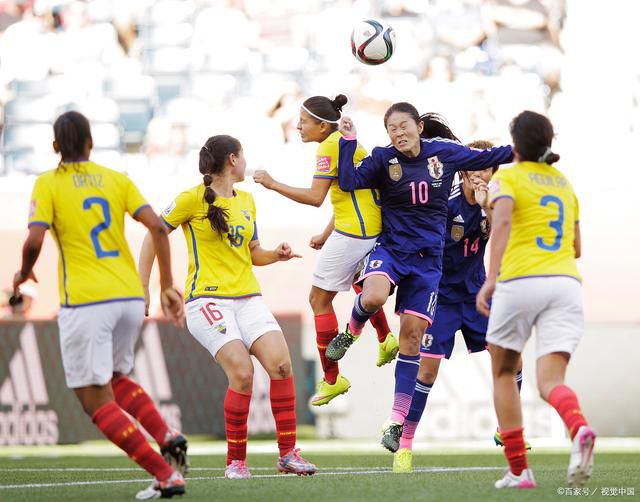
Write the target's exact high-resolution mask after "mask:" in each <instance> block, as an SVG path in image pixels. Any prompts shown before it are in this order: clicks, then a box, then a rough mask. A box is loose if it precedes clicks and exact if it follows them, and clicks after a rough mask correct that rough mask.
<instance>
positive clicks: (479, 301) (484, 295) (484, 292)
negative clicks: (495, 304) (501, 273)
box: [476, 279, 496, 317]
mask: <svg viewBox="0 0 640 502" xmlns="http://www.w3.org/2000/svg"><path fill="white" fill-rule="evenodd" d="M495 290H496V281H495V279H486V280H485V281H484V284H483V285H482V287H481V288H480V291H478V296H476V310H477V311H478V312H480V313H481V314H482V315H483V316H485V317H489V312H490V311H491V306H490V305H489V301H490V300H491V297H492V296H493V292H494V291H495Z"/></svg>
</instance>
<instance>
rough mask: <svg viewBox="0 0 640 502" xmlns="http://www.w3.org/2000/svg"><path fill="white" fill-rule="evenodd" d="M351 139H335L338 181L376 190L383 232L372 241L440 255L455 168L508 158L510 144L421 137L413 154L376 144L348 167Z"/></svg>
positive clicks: (353, 146) (353, 144)
mask: <svg viewBox="0 0 640 502" xmlns="http://www.w3.org/2000/svg"><path fill="white" fill-rule="evenodd" d="M357 145H358V143H357V141H355V140H347V139H345V138H341V139H340V155H339V167H338V181H339V184H340V188H341V189H342V190H344V191H347V192H351V191H353V190H357V189H361V188H377V189H379V190H380V197H381V202H382V226H383V231H382V234H381V236H380V237H379V239H378V242H379V243H380V244H382V245H383V246H384V247H386V248H387V249H390V250H393V251H396V252H402V253H422V254H428V255H432V256H442V251H443V245H444V239H443V235H444V232H445V229H446V223H447V201H448V199H449V194H450V192H451V185H452V184H453V180H454V176H455V173H456V172H457V171H479V170H482V169H486V168H488V167H492V166H497V165H499V164H504V163H507V162H511V161H512V159H513V154H512V152H511V147H510V146H497V147H493V148H489V149H486V150H478V149H475V148H470V147H467V146H464V145H462V144H460V143H458V142H457V141H452V140H447V139H442V138H433V139H423V140H421V143H420V153H419V155H418V156H417V157H414V158H411V157H407V156H405V155H404V154H402V153H401V152H400V151H398V150H397V149H396V148H395V147H394V146H387V147H377V148H374V149H373V152H372V153H371V155H370V156H368V157H365V158H364V160H363V161H362V162H361V163H360V164H359V165H358V166H357V169H354V166H353V155H354V153H355V149H356V148H357Z"/></svg>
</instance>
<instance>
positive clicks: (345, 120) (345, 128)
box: [338, 116, 358, 137]
mask: <svg viewBox="0 0 640 502" xmlns="http://www.w3.org/2000/svg"><path fill="white" fill-rule="evenodd" d="M338 131H340V133H341V134H342V135H343V136H347V137H355V136H356V135H357V134H358V131H356V126H355V124H354V123H353V120H351V117H347V116H342V118H340V125H339V126H338Z"/></svg>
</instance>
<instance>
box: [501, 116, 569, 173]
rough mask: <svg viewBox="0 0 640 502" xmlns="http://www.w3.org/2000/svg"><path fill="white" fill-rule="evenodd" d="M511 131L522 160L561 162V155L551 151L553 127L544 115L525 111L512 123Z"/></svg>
mask: <svg viewBox="0 0 640 502" xmlns="http://www.w3.org/2000/svg"><path fill="white" fill-rule="evenodd" d="M509 129H510V131H511V138H512V139H513V146H514V147H515V149H516V151H517V153H518V158H519V159H520V160H524V161H530V162H542V163H545V164H553V163H554V162H557V161H558V160H560V155H558V154H557V153H553V152H552V151H551V142H552V141H553V125H551V121H550V120H549V119H548V118H547V117H545V116H544V115H540V114H539V113H536V112H532V111H528V110H527V111H524V112H522V113H520V114H519V115H517V116H516V117H515V118H514V119H513V120H512V121H511V125H510V126H509Z"/></svg>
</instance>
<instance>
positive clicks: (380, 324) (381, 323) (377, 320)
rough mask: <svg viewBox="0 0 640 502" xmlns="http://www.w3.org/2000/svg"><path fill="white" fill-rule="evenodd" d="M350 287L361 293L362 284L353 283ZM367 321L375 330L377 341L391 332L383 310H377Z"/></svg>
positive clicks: (382, 339)
mask: <svg viewBox="0 0 640 502" xmlns="http://www.w3.org/2000/svg"><path fill="white" fill-rule="evenodd" d="M352 287H353V290H354V291H355V292H356V293H358V294H359V293H362V286H360V285H359V284H353V285H352ZM369 321H370V322H371V325H372V326H373V327H374V328H375V330H376V335H378V343H382V342H384V341H385V339H386V338H387V335H388V334H389V333H390V332H391V328H390V327H389V323H388V322H387V316H386V315H385V313H384V310H382V309H380V310H378V311H377V312H376V313H375V314H373V315H372V316H371V317H370V318H369Z"/></svg>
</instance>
